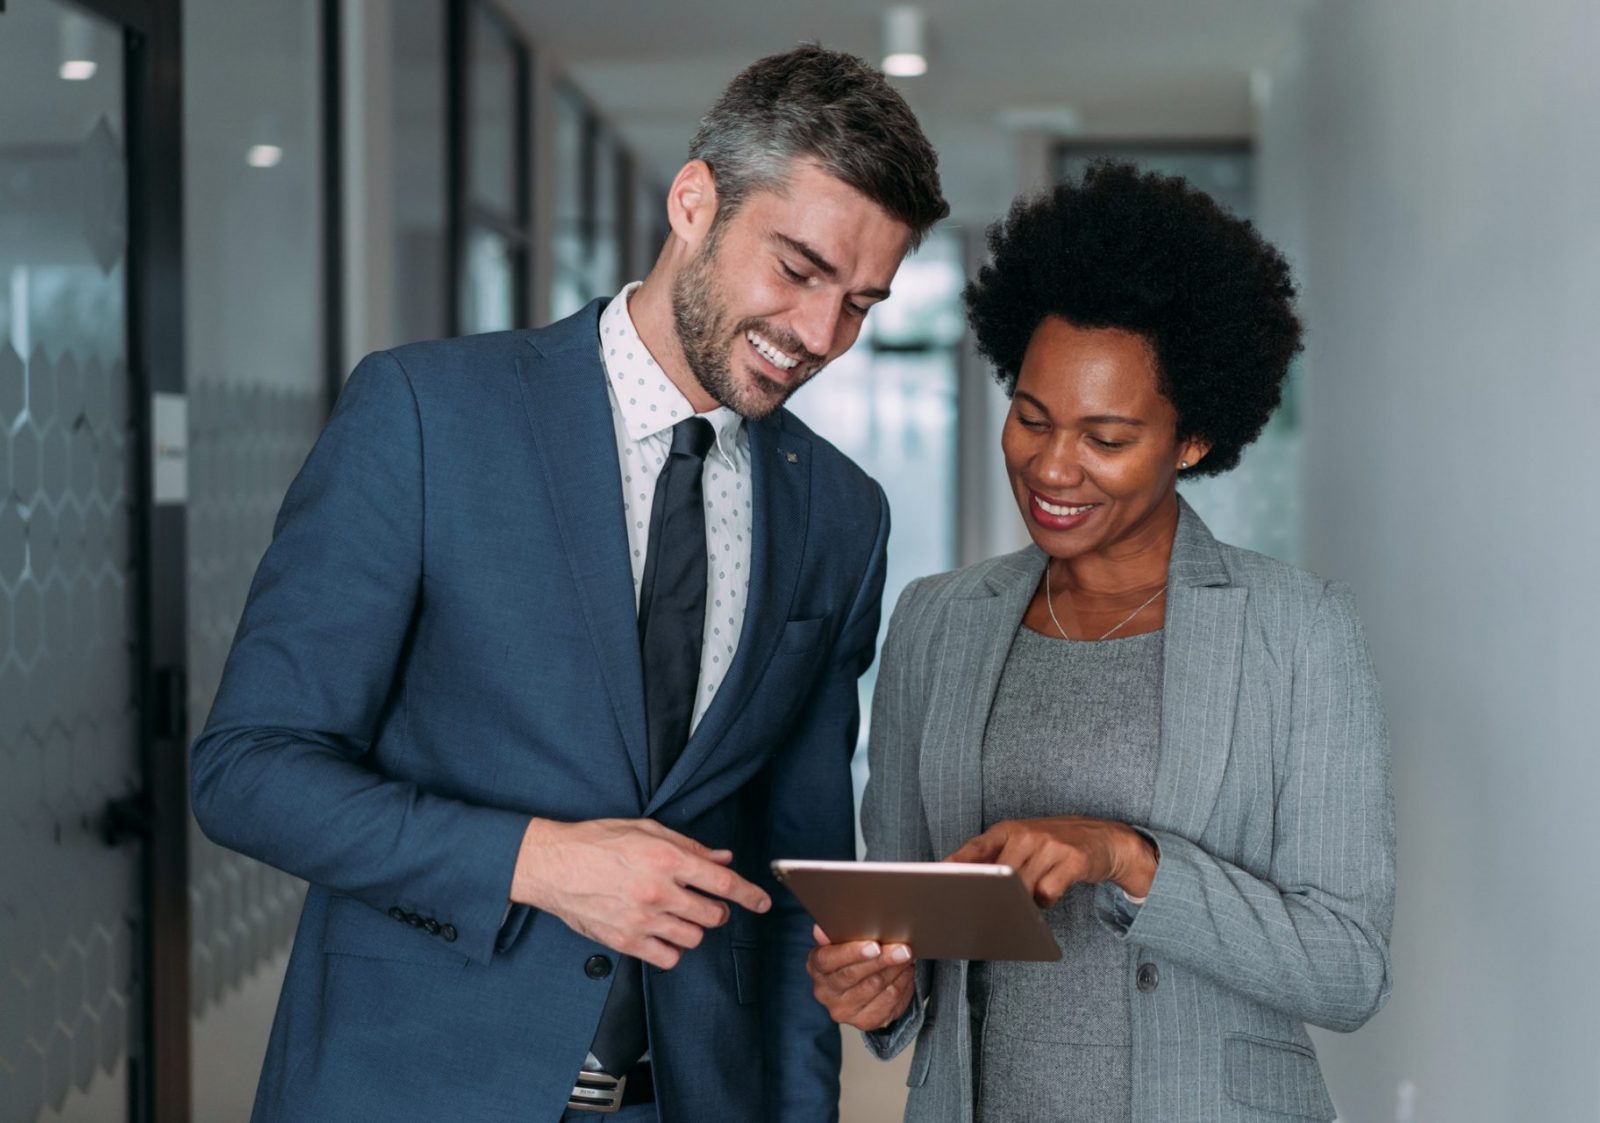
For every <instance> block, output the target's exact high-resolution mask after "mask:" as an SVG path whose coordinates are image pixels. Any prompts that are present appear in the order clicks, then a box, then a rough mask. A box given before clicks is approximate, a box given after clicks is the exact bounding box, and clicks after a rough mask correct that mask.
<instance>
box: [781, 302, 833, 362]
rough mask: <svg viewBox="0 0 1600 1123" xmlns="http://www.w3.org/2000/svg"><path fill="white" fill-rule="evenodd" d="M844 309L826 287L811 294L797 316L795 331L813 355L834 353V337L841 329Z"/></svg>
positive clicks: (825, 356) (794, 324)
mask: <svg viewBox="0 0 1600 1123" xmlns="http://www.w3.org/2000/svg"><path fill="white" fill-rule="evenodd" d="M843 313H844V309H843V307H842V306H841V305H840V303H839V301H838V299H837V298H836V297H835V296H834V295H833V294H832V293H830V292H828V291H827V290H826V289H818V290H817V291H816V292H815V293H813V294H809V295H808V298H807V299H806V301H805V303H804V304H802V305H801V307H800V312H799V315H798V316H796V317H795V320H794V323H793V326H794V332H795V334H796V335H797V336H799V337H800V343H801V345H802V346H803V347H805V349H806V350H807V351H810V352H811V353H812V354H813V355H820V356H822V357H823V358H827V357H828V356H829V355H831V354H833V344H834V338H835V336H836V335H837V334H838V331H839V317H840V316H841V315H843Z"/></svg>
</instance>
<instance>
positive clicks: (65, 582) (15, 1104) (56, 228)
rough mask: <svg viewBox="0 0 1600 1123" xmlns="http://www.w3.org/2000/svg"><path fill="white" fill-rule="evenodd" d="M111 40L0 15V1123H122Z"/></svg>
mask: <svg viewBox="0 0 1600 1123" xmlns="http://www.w3.org/2000/svg"><path fill="white" fill-rule="evenodd" d="M124 57H125V56H124V36H123V29H122V28H121V27H119V26H117V25H115V24H112V23H110V22H108V21H106V20H104V19H101V18H99V17H98V16H95V15H92V14H90V13H88V12H87V11H85V10H83V9H80V8H76V7H73V6H70V5H68V4H64V3H59V2H57V0H20V2H17V3H13V4H11V5H9V6H7V8H6V9H5V10H3V11H0V106H4V107H5V109H4V112H3V113H0V777H3V780H0V1123H36V1121H40V1120H50V1121H55V1120H68V1119H70V1120H74V1121H82V1123H100V1121H109V1120H124V1119H128V1118H130V1103H131V1102H132V1101H133V1099H134V1097H133V1096H132V1095H131V1094H130V1088H129V1080H130V1072H131V1071H133V1070H134V1069H135V1068H136V1067H137V1065H138V1064H139V1062H140V1059H141V1051H142V1050H141V1041H142V1040H143V1036H144V1035H143V1031H142V1030H141V1029H140V1028H139V1027H140V1026H142V1024H143V1017H144V1010H143V1008H142V1002H141V997H140V974H141V971H142V960H143V956H142V954H141V948H142V946H143V943H142V941H143V939H144V936H143V929H144V924H145V917H144V904H143V890H142V882H141V877H142V865H141V863H142V859H143V845H142V838H143V835H144V824H143V822H142V810H141V808H142V803H141V800H140V798H139V793H140V792H141V791H142V790H143V788H144V779H143V767H142V764H141V736H142V734H141V725H142V720H143V719H142V715H141V710H140V705H139V696H140V693H141V690H140V672H139V666H140V665H139V662H138V660H139V650H140V643H139V635H138V619H139V613H138V611H137V604H138V601H139V597H140V595H141V591H142V586H141V580H140V575H139V571H138V566H137V563H136V555H137V552H138V547H137V544H136V538H137V534H136V532H135V528H136V525H137V524H136V519H137V517H138V515H139V509H138V507H137V501H136V496H137V493H138V491H139V486H138V483H137V479H138V477H137V472H136V464H137V461H136V460H135V450H136V449H137V448H138V447H139V444H140V442H139V440H138V438H137V436H136V431H137V424H136V418H135V416H134V410H135V405H134V401H135V399H134V396H133V395H132V394H131V393H130V386H129V383H130V378H129V333H128V314H127V296H128V248H129V238H128V213H129V208H128V199H129V177H128V164H127V161H126V159H125V155H124V154H125V151H126V145H127V131H126V120H125V118H126V113H125V106H124V89H125V86H124Z"/></svg>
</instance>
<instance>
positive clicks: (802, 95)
mask: <svg viewBox="0 0 1600 1123" xmlns="http://www.w3.org/2000/svg"><path fill="white" fill-rule="evenodd" d="M689 158H690V159H691V160H704V161H705V162H706V163H707V164H709V165H710V167H711V172H712V174H713V175H714V176H715V177H716V184H717V221H718V223H720V222H721V221H722V220H723V219H724V218H726V217H729V216H731V215H732V214H734V213H735V212H737V211H738V209H739V207H740V206H741V205H742V204H743V203H744V201H745V199H746V198H748V196H749V195H750V193H751V192H753V191H760V190H782V189H783V188H784V187H785V185H786V184H787V181H788V176H789V171H790V167H791V165H792V164H793V163H794V161H795V160H796V159H809V160H813V161H815V162H816V164H817V165H818V167H820V168H821V169H822V170H823V171H825V172H827V173H828V174H829V175H831V176H833V177H834V178H835V179H838V180H841V181H842V182H844V183H847V184H849V185H850V186H851V187H853V188H855V189H856V190H857V191H859V192H861V193H862V194H863V195H865V196H866V197H867V198H869V199H871V200H872V201H873V202H874V203H877V204H878V205H879V206H880V207H882V208H883V209H884V210H885V211H887V212H888V213H889V214H890V215H892V216H893V217H894V218H897V219H899V220H900V221H901V222H903V223H905V224H906V225H907V226H909V227H910V228H911V244H912V246H913V248H914V247H916V246H917V245H919V244H921V242H922V239H923V236H924V235H925V234H927V232H928V230H929V229H930V228H931V227H932V226H933V224H934V223H936V222H938V221H939V220H940V219H942V218H944V217H945V216H946V215H948V214H949V213H950V205H949V204H948V203H946V202H945V200H944V196H943V195H941V194H940V193H939V160H938V157H937V156H935V155H934V152H933V146H932V145H930V144H929V143H928V138H927V137H926V136H924V135H923V134H922V126H920V125H919V124H918V123H917V119H916V117H915V116H914V115H913V114H912V112H911V107H910V106H908V105H907V104H906V102H905V99H904V98H902V97H901V96H900V94H899V92H898V91H896V90H895V88H894V87H893V86H891V85H889V83H888V82H887V81H886V80H885V79H884V77H883V75H882V74H880V73H879V72H878V71H877V70H874V69H873V68H872V67H871V66H869V65H868V64H867V63H865V62H863V61H862V60H861V59H859V58H857V57H856V56H855V55H850V54H844V53H842V52H840V51H829V50H824V49H823V48H822V47H820V46H818V45H816V44H814V43H808V44H805V45H803V46H799V47H796V48H795V49H794V50H792V51H786V52H784V53H783V54H778V55H770V56H768V57H767V58H764V59H760V60H759V61H757V62H754V63H752V64H751V65H750V66H748V67H746V68H745V69H744V70H743V71H742V72H740V73H739V75H738V76H737V77H735V78H734V79H733V81H732V82H730V83H728V87H727V89H725V90H723V91H722V95H721V96H720V97H718V98H717V101H716V104H714V105H713V106H712V107H711V110H710V112H708V113H707V114H706V115H705V117H704V118H702V119H701V122H700V128H699V129H698V130H697V131H696V132H695V134H694V139H693V140H692V141H690V142H689Z"/></svg>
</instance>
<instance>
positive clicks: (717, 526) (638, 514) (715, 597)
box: [600, 281, 752, 733]
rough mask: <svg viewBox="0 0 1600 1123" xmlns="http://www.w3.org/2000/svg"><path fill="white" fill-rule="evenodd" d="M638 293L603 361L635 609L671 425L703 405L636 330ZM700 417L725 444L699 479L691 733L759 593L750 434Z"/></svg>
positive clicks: (618, 320) (620, 309)
mask: <svg viewBox="0 0 1600 1123" xmlns="http://www.w3.org/2000/svg"><path fill="white" fill-rule="evenodd" d="M638 287H639V283H638V282H637V281H636V282H634V283H633V284H631V285H629V286H627V287H626V288H624V289H623V290H622V291H621V292H620V293H618V294H617V297H616V299H615V300H613V301H612V302H611V303H610V304H608V305H606V308H605V311H604V312H602V313H601V314H600V360H601V362H602V363H603V364H604V366H605V371H606V389H607V391H608V392H609V393H610V395H611V419H612V422H613V424H614V425H615V427H616V433H617V458H618V460H619V461H620V463H621V466H622V508H623V513H624V514H625V516H626V518H627V525H628V550H629V552H630V554H631V555H632V556H631V558H630V559H629V560H630V561H632V563H633V603H634V609H635V611H637V610H638V605H639V586H640V583H641V582H642V581H643V579H644V562H645V556H646V554H647V553H648V551H649V548H650V507H651V505H652V504H653V502H654V501H655V494H656V480H657V478H658V477H659V476H660V475H661V467H662V465H663V464H665V463H666V461H667V454H668V453H669V452H670V451H671V449H672V427H673V426H674V425H676V424H677V423H678V422H680V421H682V420H683V419H684V418H687V417H693V416H694V407H692V406H691V405H690V404H689V400H688V399H687V398H685V397H684V396H683V394H682V392H681V391H679V389H678V388H677V387H676V386H674V385H673V384H672V380H671V379H669V378H668V377H667V376H666V374H665V373H663V372H662V370H661V368H660V367H659V366H657V365H656V361H655V359H653V358H652V357H651V355H650V352H649V351H648V350H647V349H646V348H645V345H644V341H643V340H641V339H640V338H639V333H638V331H637V330H635V328H634V326H633V317H632V316H630V315H629V314H628V297H629V296H631V295H632V294H633V290H634V289H636V288H638ZM700 416H701V417H704V418H705V419H706V420H707V421H709V422H711V427H712V428H713V429H715V430H716V434H717V440H716V444H714V445H713V446H712V449H711V452H710V453H709V454H708V455H707V456H706V462H705V468H704V469H703V474H702V475H701V477H700V483H701V490H702V492H703V493H704V495H705V512H706V626H705V639H704V641H703V642H702V644H701V648H700V684H699V686H698V687H697V688H696V692H695V693H696V697H695V700H694V714H693V716H692V717H691V718H690V725H689V728H690V732H691V733H692V732H693V731H694V729H695V728H696V727H698V726H699V724H700V719H701V717H703V716H704V715H705V712H706V708H707V707H708V706H710V705H711V700H712V699H713V698H714V697H715V696H716V693H717V687H719V686H720V685H721V684H722V680H723V678H724V677H726V675H727V673H728V667H729V665H730V664H731V663H732V662H733V655H734V652H735V651H737V650H738V648H739V633H740V632H741V631H742V630H743V628H744V610H745V601H746V600H747V598H748V596H749V591H750V526H751V518H752V512H751V506H750V500H751V488H750V438H749V434H747V433H746V432H745V428H744V419H743V418H742V417H740V416H739V415H738V414H736V413H734V412H733V411H732V410H731V409H728V408H726V407H720V406H719V407H718V408H717V409H713V410H710V411H709V412H707V413H703V414H701V415H700Z"/></svg>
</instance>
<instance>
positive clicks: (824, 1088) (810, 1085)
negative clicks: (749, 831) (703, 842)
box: [757, 485, 889, 1123]
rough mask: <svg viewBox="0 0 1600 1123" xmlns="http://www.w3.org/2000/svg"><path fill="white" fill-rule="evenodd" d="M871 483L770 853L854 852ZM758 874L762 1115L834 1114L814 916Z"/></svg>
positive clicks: (879, 554)
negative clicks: (813, 965)
mask: <svg viewBox="0 0 1600 1123" xmlns="http://www.w3.org/2000/svg"><path fill="white" fill-rule="evenodd" d="M874 491H875V493H876V496H877V500H878V503H877V508H878V510H877V515H878V519H877V533H876V536H875V538H874V541H873V543H872V549H871V552H870V554H869V555H868V557H867V564H866V566H865V569H864V571H863V573H862V576H861V580H860V583H859V584H858V586H857V587H856V590H855V593H854V597H853V600H852V603H851V604H850V606H849V611H848V615H847V616H846V618H845V622H844V624H843V626H842V627H841V629H840V632H839V635H838V638H837V639H836V641H835V643H834V646H833V649H832V651H831V652H830V654H829V657H828V659H829V661H828V665H827V667H826V669H825V670H824V671H823V676H822V679H821V682H820V684H819V685H818V687H817V688H816V691H815V692H814V693H813V695H812V697H811V698H810V700H809V701H808V703H807V705H806V708H805V711H804V714H805V716H804V718H803V719H802V720H801V722H800V724H799V726H798V727H797V728H796V730H795V735H794V737H793V738H792V739H791V740H790V742H789V743H788V744H787V745H786V746H785V747H784V749H783V750H782V752H780V753H779V755H778V756H777V757H776V758H775V760H774V761H773V762H772V764H771V765H769V766H768V768H767V769H766V770H765V775H764V776H763V778H762V784H763V789H762V790H763V792H764V793H765V802H766V806H765V811H766V819H767V827H766V852H767V856H768V857H769V858H822V859H835V860H848V859H852V858H854V857H855V838H856V832H855V800H854V796H853V793H852V789H851V783H850V758H851V756H852V754H853V753H854V750H855V746H856V737H857V734H858V733H859V731H860V723H861V712H860V711H861V707H860V702H859V700H858V696H857V682H858V680H859V679H860V678H861V675H862V674H863V673H865V671H866V670H867V668H868V667H870V666H871V665H872V660H873V656H874V654H875V652H876V650H877V642H878V622H879V618H880V614H881V611H882V599H883V581H884V564H885V549H886V545H887V541H888V536H889V505H888V501H887V500H886V499H885V498H884V495H883V491H882V489H881V488H878V487H877V486H876V485H874ZM757 876H758V878H759V879H760V880H761V882H762V884H763V886H764V887H765V888H766V889H767V890H768V891H769V892H770V893H771V895H772V902H773V907H772V911H771V913H769V914H768V915H767V916H766V917H763V918H762V925H763V928H764V932H763V938H762V940H763V956H762V1002H763V1011H762V1021H763V1024H764V1026H765V1030H764V1032H765V1034H766V1040H765V1042H764V1053H765V1058H766V1072H767V1101H768V1102H767V1114H766V1118H767V1119H769V1120H774V1121H790V1120H792V1121H795V1123H799V1121H802V1120H804V1121H813V1120H827V1119H837V1118H838V1110H839V1065H840V1047H839V1027H838V1026H837V1025H836V1024H834V1022H833V1020H832V1019H831V1018H830V1017H829V1016H828V1012H827V1010H826V1009H824V1008H823V1006H822V1005H821V1004H820V1003H818V1002H817V1000H816V998H815V997H814V996H813V994H812V988H811V977H810V975H808V974H807V973H806V956H807V954H808V953H809V952H810V950H811V948H812V947H813V946H814V941H813V940H812V938H811V918H810V916H808V915H807V913H806V911H805V909H804V908H803V907H802V906H801V905H800V903H799V901H797V900H796V899H795V897H794V894H792V893H790V892H789V891H788V890H787V889H785V888H783V887H782V886H781V885H778V884H777V883H776V882H775V881H773V880H772V878H771V876H770V873H768V872H767V871H766V870H765V869H762V870H761V871H757Z"/></svg>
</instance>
